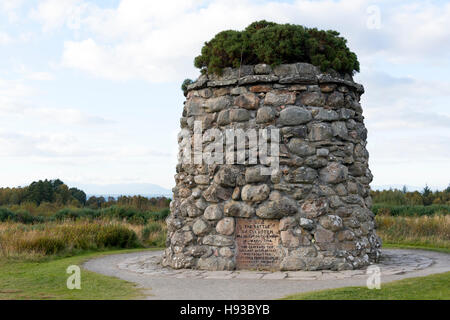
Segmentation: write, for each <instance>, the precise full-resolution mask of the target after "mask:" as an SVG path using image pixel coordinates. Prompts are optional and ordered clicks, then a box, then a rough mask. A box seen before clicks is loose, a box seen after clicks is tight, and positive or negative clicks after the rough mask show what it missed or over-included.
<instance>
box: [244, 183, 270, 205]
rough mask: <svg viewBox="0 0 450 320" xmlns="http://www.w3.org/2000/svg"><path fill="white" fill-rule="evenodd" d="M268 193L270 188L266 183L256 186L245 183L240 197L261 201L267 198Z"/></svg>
mask: <svg viewBox="0 0 450 320" xmlns="http://www.w3.org/2000/svg"><path fill="white" fill-rule="evenodd" d="M269 193H270V188H269V186H268V185H267V184H261V185H257V186H253V185H249V184H247V185H245V186H244V187H243V188H242V193H241V198H242V200H244V201H249V202H261V201H264V200H266V199H267V197H268V196H269Z"/></svg>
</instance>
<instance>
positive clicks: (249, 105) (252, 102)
mask: <svg viewBox="0 0 450 320" xmlns="http://www.w3.org/2000/svg"><path fill="white" fill-rule="evenodd" d="M234 104H235V105H236V106H239V107H241V108H245V109H249V110H255V109H256V108H257V107H258V105H259V98H258V97H257V96H256V95H255V94H254V93H251V92H248V93H244V94H241V95H239V96H237V97H236V98H235V99H234Z"/></svg>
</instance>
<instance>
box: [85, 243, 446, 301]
mask: <svg viewBox="0 0 450 320" xmlns="http://www.w3.org/2000/svg"><path fill="white" fill-rule="evenodd" d="M161 253H162V251H143V252H135V253H127V254H116V255H109V256H104V257H100V258H95V259H92V260H89V261H87V262H86V263H84V265H83V267H84V268H85V269H87V270H90V271H94V272H97V273H101V274H104V275H108V276H114V277H118V278H120V279H123V280H127V281H130V282H133V283H136V284H137V285H138V287H140V288H144V289H145V291H144V293H145V295H146V296H147V299H188V300H189V299H192V300H201V299H224V300H228V299H233V300H241V299H242V300H246V299H247V300H255V299H256V300H257V299H277V298H281V297H283V296H286V295H288V294H294V293H299V292H307V291H315V290H322V289H331V288H339V287H347V286H365V285H366V280H367V277H368V275H367V274H366V270H347V271H296V272H261V271H201V270H173V269H168V268H163V267H161V266H160V264H159V257H160V255H161ZM382 257H383V258H382V259H381V261H380V263H379V264H377V265H376V266H378V267H380V270H381V282H382V283H385V282H390V281H395V280H400V279H404V278H410V277H420V276H426V275H430V274H435V273H442V272H447V271H450V254H445V253H438V252H433V251H424V250H404V249H384V250H382Z"/></svg>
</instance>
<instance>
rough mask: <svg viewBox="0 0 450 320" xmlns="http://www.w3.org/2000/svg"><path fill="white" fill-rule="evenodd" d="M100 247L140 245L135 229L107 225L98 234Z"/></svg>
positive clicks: (97, 240)
mask: <svg viewBox="0 0 450 320" xmlns="http://www.w3.org/2000/svg"><path fill="white" fill-rule="evenodd" d="M96 242H97V245H98V246H99V247H119V248H132V247H136V246H137V245H138V242H137V236H136V233H134V231H132V230H129V229H127V228H125V227H122V226H114V225H111V226H107V227H103V228H101V229H100V230H99V232H98V233H97V236H96Z"/></svg>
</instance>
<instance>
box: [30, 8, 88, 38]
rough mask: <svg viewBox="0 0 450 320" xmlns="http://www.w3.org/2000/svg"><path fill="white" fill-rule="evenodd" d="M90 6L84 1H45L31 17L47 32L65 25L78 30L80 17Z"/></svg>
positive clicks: (31, 13) (33, 11)
mask: <svg viewBox="0 0 450 320" xmlns="http://www.w3.org/2000/svg"><path fill="white" fill-rule="evenodd" d="M88 6H89V5H88V3H86V2H83V1H82V0H45V1H41V2H40V3H39V4H38V6H37V8H35V9H33V10H32V11H31V12H30V17H31V18H32V19H34V20H36V21H38V22H40V23H41V24H42V28H43V30H44V31H46V32H47V31H50V30H54V29H57V28H60V27H62V26H64V25H66V26H67V27H69V28H71V29H77V28H78V27H79V20H80V16H81V14H82V13H83V12H84V11H85V10H86V8H87V7H88Z"/></svg>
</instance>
